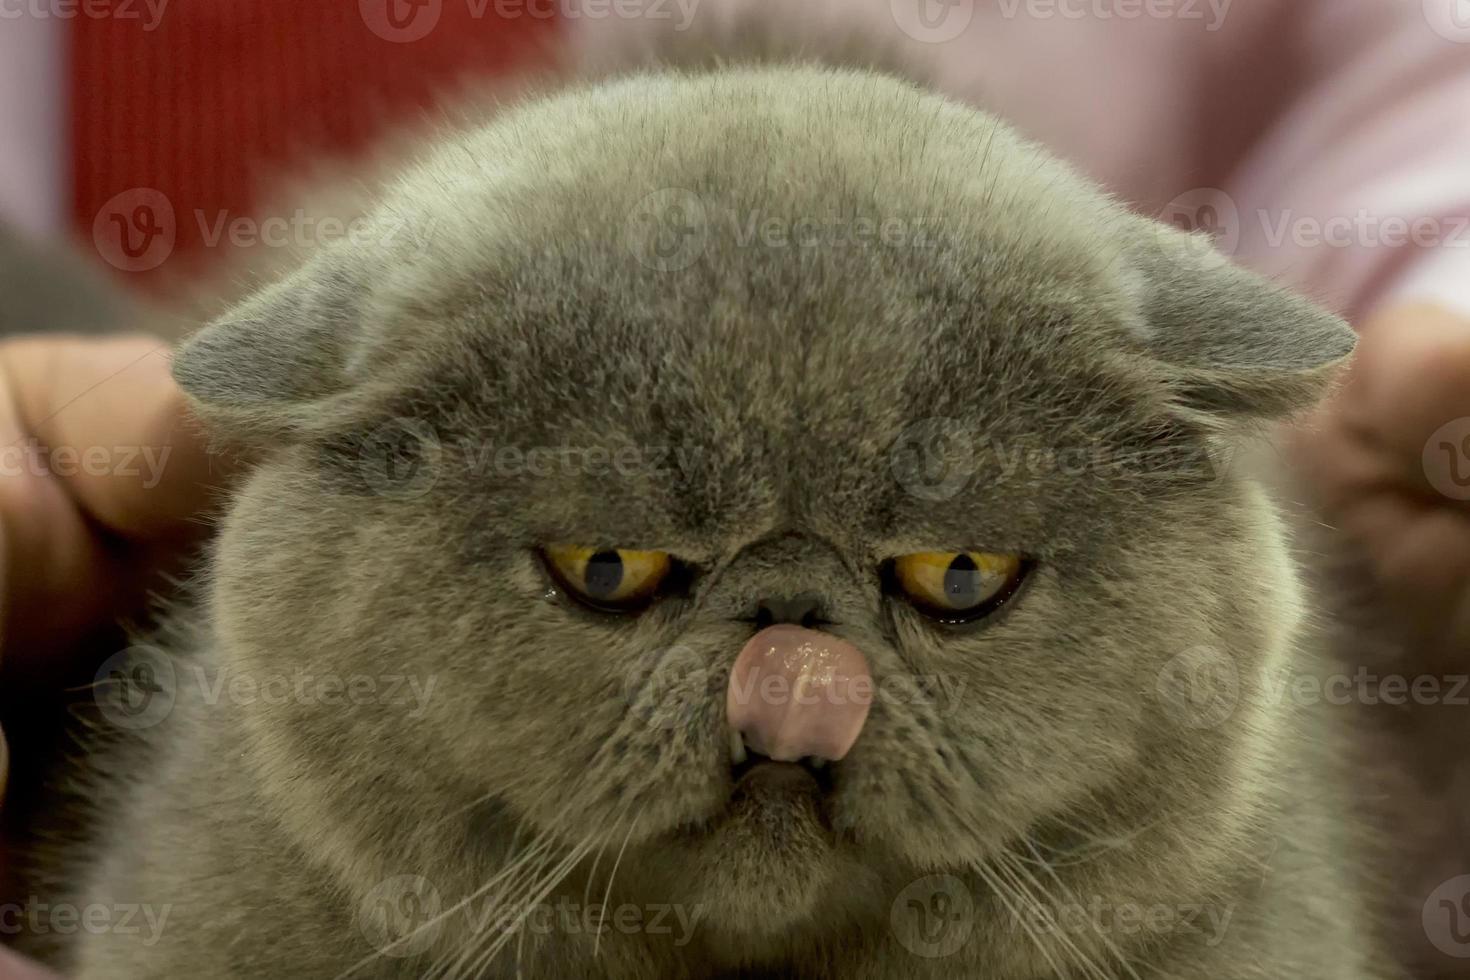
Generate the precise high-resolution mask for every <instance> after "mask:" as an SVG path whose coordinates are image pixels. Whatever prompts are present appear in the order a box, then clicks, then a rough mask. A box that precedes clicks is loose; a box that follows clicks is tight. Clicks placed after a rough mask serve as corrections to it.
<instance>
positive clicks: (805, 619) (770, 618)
mask: <svg viewBox="0 0 1470 980" xmlns="http://www.w3.org/2000/svg"><path fill="white" fill-rule="evenodd" d="M824 622H826V617H825V616H824V615H823V608H822V597H821V596H819V595H817V594H816V593H813V592H803V593H802V594H801V595H796V596H791V597H790V598H784V599H783V598H777V599H762V600H761V601H760V602H758V603H756V607H755V624H756V626H758V627H760V628H761V629H764V628H765V627H767V626H774V625H776V624H777V623H794V624H796V625H798V626H807V627H811V626H816V625H818V624H820V623H824Z"/></svg>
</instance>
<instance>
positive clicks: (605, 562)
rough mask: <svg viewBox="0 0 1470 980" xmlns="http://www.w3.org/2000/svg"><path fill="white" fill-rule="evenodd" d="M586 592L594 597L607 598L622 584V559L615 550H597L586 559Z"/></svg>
mask: <svg viewBox="0 0 1470 980" xmlns="http://www.w3.org/2000/svg"><path fill="white" fill-rule="evenodd" d="M584 577H585V579H586V585H587V594H588V595H590V596H592V597H593V598H594V599H607V598H610V597H611V596H613V595H615V594H616V593H617V591H618V586H619V585H622V584H623V559H622V556H620V555H619V554H618V553H617V552H616V551H599V552H598V553H597V554H595V555H593V556H592V557H591V558H589V559H587V572H586V575H585V576H584Z"/></svg>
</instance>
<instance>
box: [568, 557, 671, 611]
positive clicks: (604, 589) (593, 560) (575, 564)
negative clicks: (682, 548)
mask: <svg viewBox="0 0 1470 980" xmlns="http://www.w3.org/2000/svg"><path fill="white" fill-rule="evenodd" d="M542 555H543V556H544V557H545V559H546V565H547V568H549V569H550V571H551V574H552V577H554V578H555V579H556V580H557V581H558V582H559V583H560V584H561V585H562V587H564V588H565V589H566V590H567V591H568V592H570V593H571V594H572V595H573V596H574V597H575V598H577V599H579V600H581V601H582V602H583V603H585V604H586V605H589V606H591V607H592V608H594V609H597V610H599V611H601V612H619V613H628V612H637V611H638V610H640V609H642V608H643V607H644V606H646V605H648V604H649V603H650V602H652V601H653V600H654V598H655V597H657V595H658V592H659V587H660V586H662V585H663V584H664V583H665V581H667V580H668V579H669V577H670V575H671V574H672V573H673V571H674V569H675V562H674V559H673V558H672V557H671V556H670V555H669V554H668V552H665V551H636V550H634V549H631V548H583V547H577V546H574V545H551V546H548V547H546V548H545V549H543V551H542Z"/></svg>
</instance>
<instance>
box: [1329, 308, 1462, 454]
mask: <svg viewBox="0 0 1470 980" xmlns="http://www.w3.org/2000/svg"><path fill="white" fill-rule="evenodd" d="M1334 408H1335V409H1336V410H1337V411H1339V412H1340V415H1341V421H1342V422H1343V424H1345V425H1347V426H1349V427H1350V428H1351V429H1352V430H1353V431H1354V432H1355V433H1357V434H1358V435H1359V436H1360V437H1362V438H1364V439H1365V440H1368V441H1370V442H1371V443H1373V444H1374V445H1375V446H1376V447H1378V448H1380V449H1382V450H1384V451H1385V452H1387V453H1388V454H1390V455H1391V457H1392V458H1393V459H1394V460H1395V461H1396V462H1397V463H1398V464H1400V465H1401V466H1410V467H1413V468H1414V469H1416V470H1417V469H1418V468H1419V467H1420V460H1421V457H1422V454H1423V451H1424V446H1425V444H1426V442H1428V440H1429V439H1430V437H1431V436H1432V435H1433V434H1434V433H1435V432H1436V431H1437V430H1438V429H1440V427H1442V426H1444V425H1445V424H1446V423H1448V422H1452V421H1454V420H1455V419H1458V418H1465V417H1467V416H1470V318H1467V317H1464V316H1461V315H1458V314H1454V313H1450V312H1448V311H1446V310H1442V309H1439V308H1437V307H1432V306H1414V307H1402V308H1398V309H1395V310H1392V311H1389V312H1386V313H1384V314H1382V315H1381V316H1379V317H1377V318H1375V319H1374V320H1372V321H1371V322H1370V323H1369V324H1368V325H1367V326H1365V327H1364V329H1363V334H1362V342H1361V344H1360V346H1359V349H1358V353H1357V357H1356V358H1355V361H1354V365H1353V368H1352V370H1351V372H1350V374H1349V377H1348V382H1347V386H1346V387H1345V389H1344V391H1343V392H1342V394H1341V395H1340V397H1339V398H1338V399H1337V400H1336V401H1335V403H1334ZM1420 476H1421V477H1422V474H1420ZM1415 482H1416V483H1422V479H1417V480H1416V481H1415Z"/></svg>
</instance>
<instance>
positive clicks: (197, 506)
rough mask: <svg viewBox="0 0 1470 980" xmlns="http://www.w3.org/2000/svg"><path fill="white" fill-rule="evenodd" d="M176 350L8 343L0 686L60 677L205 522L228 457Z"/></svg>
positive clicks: (90, 342) (0, 757)
mask: <svg viewBox="0 0 1470 980" xmlns="http://www.w3.org/2000/svg"><path fill="white" fill-rule="evenodd" d="M168 354H169V351H168V347H167V345H165V344H164V343H162V342H161V341H158V340H154V339H152V338H148V337H142V336H129V337H120V338H108V339H100V340H98V339H82V338H73V337H20V338H15V339H10V340H5V341H0V690H9V691H15V690H17V689H21V690H25V689H36V688H38V687H39V688H43V689H44V688H45V687H46V686H47V685H48V684H50V685H54V684H57V683H60V682H61V679H62V678H64V677H66V676H67V675H68V674H69V673H70V672H71V670H72V669H73V667H74V666H75V664H74V659H75V657H76V656H77V654H78V651H79V649H80V648H81V647H82V646H83V641H84V640H85V639H86V638H87V637H88V636H89V635H93V634H95V632H96V631H97V630H98V629H99V628H105V627H107V626H109V625H110V624H112V623H113V622H114V621H115V620H116V618H117V617H119V616H123V615H126V614H127V613H129V612H132V611H135V610H138V609H139V608H140V607H141V606H142V605H144V604H145V602H146V595H147V592H148V590H149V588H150V587H151V586H153V585H154V584H155V581H156V574H157V573H158V572H159V571H160V570H164V569H166V568H168V567H169V566H170V563H171V562H174V561H177V560H178V559H179V557H180V556H183V555H186V554H187V553H188V550H189V548H190V546H191V545H192V544H193V543H194V542H195V541H196V540H197V539H198V538H199V537H200V535H201V534H202V532H203V530H204V525H203V522H202V521H201V520H200V519H199V514H200V513H201V512H202V511H203V510H204V509H205V507H206V506H207V505H208V502H209V497H210V488H211V487H212V486H213V485H214V484H215V483H216V482H218V479H219V477H218V474H217V472H216V473H212V472H211V470H212V469H213V470H215V471H218V469H219V465H218V462H217V461H216V462H214V463H212V462H211V457H209V456H208V455H207V454H206V452H205V451H204V446H203V443H202V441H201V437H200V435H199V432H198V429H197V426H196V425H195V423H193V422H192V421H191V420H190V418H189V415H188V412H187V409H186V406H185V401H184V397H183V395H182V394H181V393H180V392H179V390H178V388H177V387H175V385H174V383H173V380H172V379H171V378H170V377H169V364H168ZM0 745H3V734H0ZM5 761H6V760H5V751H4V749H3V747H0V792H3V787H4V783H5V773H6V769H7V767H6V766H5Z"/></svg>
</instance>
